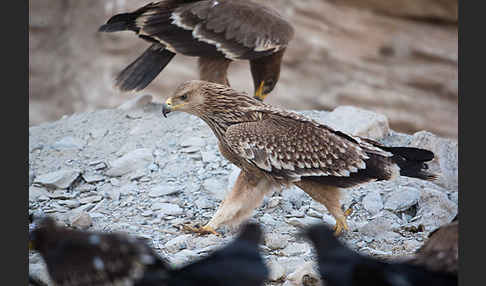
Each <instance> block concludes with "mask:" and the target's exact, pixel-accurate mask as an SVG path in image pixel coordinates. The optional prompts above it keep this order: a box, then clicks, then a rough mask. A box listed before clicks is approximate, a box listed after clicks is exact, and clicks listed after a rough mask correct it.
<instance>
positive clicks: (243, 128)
mask: <svg viewBox="0 0 486 286" xmlns="http://www.w3.org/2000/svg"><path fill="white" fill-rule="evenodd" d="M225 137H226V141H227V142H228V145H229V147H230V148H231V150H232V151H233V152H235V153H236V154H237V155H239V156H240V157H241V158H243V159H244V160H246V161H247V162H248V163H250V164H251V165H253V166H256V167H258V168H260V169H261V170H263V171H266V172H269V173H271V174H272V175H274V176H277V177H282V178H286V179H290V180H291V181H297V180H299V179H300V177H302V176H339V177H342V176H349V175H350V173H353V172H357V171H358V170H359V169H365V168H366V163H365V160H366V159H368V158H369V157H368V155H367V154H366V153H367V151H368V150H366V149H364V148H362V147H361V146H360V144H359V143H357V142H356V141H354V140H353V139H352V137H349V136H347V135H345V134H342V133H339V132H335V131H333V130H332V129H328V128H325V127H324V126H320V125H318V124H315V123H314V122H311V121H301V120H299V119H295V118H289V117H287V116H279V115H270V116H267V118H266V119H263V120H260V121H254V122H246V123H241V124H235V125H232V126H231V127H229V128H228V130H227V131H226V134H225ZM383 155H385V156H386V155H387V152H383Z"/></svg>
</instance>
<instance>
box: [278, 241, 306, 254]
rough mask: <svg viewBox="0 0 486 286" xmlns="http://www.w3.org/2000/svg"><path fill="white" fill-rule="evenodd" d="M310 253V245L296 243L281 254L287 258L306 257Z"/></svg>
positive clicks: (288, 246)
mask: <svg viewBox="0 0 486 286" xmlns="http://www.w3.org/2000/svg"><path fill="white" fill-rule="evenodd" d="M309 251H310V248H309V244H307V243H298V242H294V243H291V244H289V245H287V247H285V248H284V249H283V250H282V251H281V253H282V254H283V255H285V256H297V255H304V254H306V253H307V252H309Z"/></svg>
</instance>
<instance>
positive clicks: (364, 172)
mask: <svg viewBox="0 0 486 286" xmlns="http://www.w3.org/2000/svg"><path fill="white" fill-rule="evenodd" d="M172 111H183V112H187V113H190V114H193V115H195V116H198V117H199V118H201V119H202V120H204V121H205V122H206V123H207V124H208V125H209V127H210V128H211V129H212V131H213V132H214V134H215V135H216V137H217V138H218V140H219V150H220V152H221V154H222V155H223V156H224V157H225V158H226V159H228V160H229V161H230V162H232V163H233V164H235V165H236V166H238V167H239V168H240V169H241V173H240V175H239V176H238V178H237V180H236V183H235V185H234V187H233V190H232V191H231V192H230V193H229V195H228V196H227V197H226V198H225V200H224V201H223V203H222V204H221V206H220V207H219V209H218V210H217V212H216V214H215V215H214V217H213V218H212V219H211V220H210V222H209V223H208V224H207V225H206V226H204V227H203V228H201V229H198V230H199V231H201V232H212V233H216V232H215V229H217V228H218V227H219V226H220V225H223V224H236V223H239V222H241V221H242V220H243V219H245V218H246V217H248V216H249V215H250V214H251V211H252V210H253V209H254V208H256V207H257V206H259V205H260V203H261V201H262V199H263V197H264V195H265V194H266V193H268V192H269V191H270V190H272V188H273V187H280V186H282V185H284V186H285V185H289V184H294V185H296V186H297V187H299V188H301V189H302V190H304V191H305V192H306V193H307V194H309V195H310V196H311V197H312V198H313V199H314V200H316V201H318V202H320V203H322V204H324V205H325V206H326V208H327V209H328V210H329V212H330V213H331V214H332V215H333V216H334V218H335V219H336V226H335V230H336V234H339V233H340V232H341V231H342V230H343V229H344V230H346V229H348V226H347V224H346V218H345V217H346V216H345V213H344V212H343V211H342V210H341V205H340V202H339V193H340V188H348V187H352V186H355V185H357V184H360V183H365V182H368V181H373V180H389V179H392V178H393V177H396V176H398V175H403V176H408V177H416V178H421V179H425V180H432V179H434V178H435V177H436V176H435V175H434V174H431V173H429V172H427V171H426V169H427V165H426V164H425V163H424V162H426V161H430V160H432V159H433V158H434V154H433V153H432V152H430V151H428V150H423V149H418V148H410V147H386V146H382V145H380V144H379V143H378V142H374V141H372V140H369V139H365V138H359V137H353V136H350V135H347V134H344V133H343V132H340V131H336V130H333V129H331V128H330V127H328V126H326V125H323V124H321V123H318V122H316V121H314V120H311V119H309V118H307V117H305V116H302V115H300V114H298V113H294V112H290V111H285V110H282V109H279V108H276V107H273V106H271V105H268V104H265V103H263V102H261V101H258V100H256V99H254V98H252V97H249V96H248V95H247V94H246V93H240V92H237V91H235V90H233V89H232V88H230V87H227V86H224V85H220V84H215V83H210V82H205V81H187V82H185V83H183V84H182V85H180V86H179V87H178V88H177V89H176V91H175V95H174V96H173V97H171V98H169V99H168V100H167V101H166V103H165V104H164V106H163V113H164V116H165V115H166V114H167V113H169V112H172Z"/></svg>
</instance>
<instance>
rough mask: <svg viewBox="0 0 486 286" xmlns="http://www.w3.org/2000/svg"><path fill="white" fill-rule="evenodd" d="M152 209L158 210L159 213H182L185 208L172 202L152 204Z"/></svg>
mask: <svg viewBox="0 0 486 286" xmlns="http://www.w3.org/2000/svg"><path fill="white" fill-rule="evenodd" d="M152 210H153V211H158V214H159V215H175V216H177V215H181V214H183V212H184V211H183V210H182V209H181V207H179V206H178V205H175V204H170V203H154V204H152Z"/></svg>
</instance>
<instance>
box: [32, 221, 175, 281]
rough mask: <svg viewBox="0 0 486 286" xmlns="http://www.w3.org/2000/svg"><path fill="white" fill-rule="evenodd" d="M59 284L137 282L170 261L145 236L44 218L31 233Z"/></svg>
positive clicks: (161, 268)
mask: <svg viewBox="0 0 486 286" xmlns="http://www.w3.org/2000/svg"><path fill="white" fill-rule="evenodd" d="M30 240H31V241H30V243H31V244H32V246H33V248H34V250H37V251H39V253H40V254H41V256H42V257H43V259H44V261H45V263H46V265H47V269H48V272H49V276H50V277H51V279H52V281H53V282H55V283H56V285H60V286H62V285H137V281H138V280H140V279H141V278H142V277H143V275H144V274H145V272H146V271H148V270H150V271H159V272H163V273H166V272H167V269H168V268H167V265H166V263H165V262H164V261H162V260H161V259H160V258H159V257H158V256H157V255H156V254H155V253H154V252H153V251H152V249H151V248H150V247H149V246H148V245H147V244H146V243H144V242H143V241H142V240H140V239H137V238H133V237H128V236H125V235H122V234H107V233H96V232H85V231H79V230H71V229H68V228H64V227H59V226H56V225H55V223H54V221H53V220H52V219H51V218H49V217H48V218H44V219H43V220H42V221H41V222H39V223H38V226H37V227H36V229H34V230H32V231H31V233H30Z"/></svg>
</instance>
